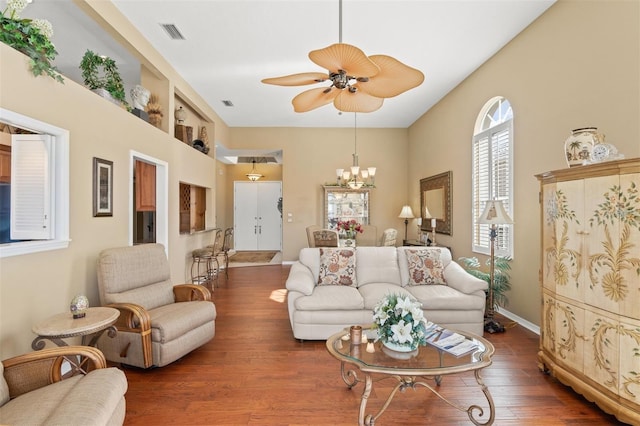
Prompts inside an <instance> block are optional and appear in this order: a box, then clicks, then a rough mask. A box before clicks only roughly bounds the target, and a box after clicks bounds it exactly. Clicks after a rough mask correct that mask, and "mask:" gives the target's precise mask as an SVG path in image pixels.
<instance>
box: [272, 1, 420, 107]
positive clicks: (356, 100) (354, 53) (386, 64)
mask: <svg viewBox="0 0 640 426" xmlns="http://www.w3.org/2000/svg"><path fill="white" fill-rule="evenodd" d="M339 4H340V8H339V12H340V15H339V17H340V25H339V28H340V33H339V34H340V35H339V43H335V44H332V45H330V46H327V47H325V48H322V49H317V50H312V51H311V52H309V59H311V61H313V62H314V63H315V64H316V65H319V66H320V67H322V68H324V69H325V70H327V73H326V74H322V73H301V74H291V75H288V76H284V77H274V78H265V79H263V80H262V82H263V83H266V84H275V85H279V86H303V85H307V84H314V83H318V82H324V81H326V80H330V81H331V85H330V86H329V87H326V88H320V89H317V90H316V89H311V90H307V91H305V92H302V93H300V94H299V95H297V96H296V97H294V98H293V100H292V102H291V103H292V104H293V109H294V111H295V112H307V111H311V110H313V109H316V108H319V107H321V106H324V105H326V104H328V103H329V102H331V101H332V100H333V101H334V102H333V105H334V106H335V107H336V109H337V110H338V111H343V112H373V111H376V110H377V109H379V108H380V107H382V104H383V102H384V98H391V97H394V96H398V95H399V94H401V93H404V92H406V91H407V90H410V89H413V88H414V87H417V86H419V85H420V84H422V82H423V81H424V74H422V72H420V71H419V70H417V69H415V68H411V67H409V66H407V65H405V64H403V63H402V62H400V61H398V60H397V59H395V58H392V57H391V56H387V55H374V56H367V55H366V54H365V53H364V52H363V51H362V50H360V49H359V48H357V47H356V46H352V45H350V44H346V43H342V0H340V1H339ZM334 89H335V90H334ZM345 97H350V99H345Z"/></svg>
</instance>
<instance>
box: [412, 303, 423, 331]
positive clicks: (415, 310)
mask: <svg viewBox="0 0 640 426" xmlns="http://www.w3.org/2000/svg"><path fill="white" fill-rule="evenodd" d="M411 318H413V325H414V326H417V325H418V324H420V322H422V321H424V312H423V311H422V308H421V307H420V306H418V305H417V304H416V305H413V306H412V307H411Z"/></svg>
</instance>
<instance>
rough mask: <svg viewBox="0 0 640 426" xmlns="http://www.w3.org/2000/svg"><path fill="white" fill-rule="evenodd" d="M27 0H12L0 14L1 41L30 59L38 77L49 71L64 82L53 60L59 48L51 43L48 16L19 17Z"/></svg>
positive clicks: (51, 30)
mask: <svg viewBox="0 0 640 426" xmlns="http://www.w3.org/2000/svg"><path fill="white" fill-rule="evenodd" d="M28 3H29V2H28V1H27V0H9V1H8V2H7V7H6V9H5V10H3V11H2V14H1V15H0V41H1V42H3V43H4V44H6V45H8V46H11V47H13V48H14V49H16V50H18V51H20V52H22V53H24V54H25V55H27V56H28V57H29V58H30V59H31V72H32V73H33V75H35V76H36V77H37V76H39V75H43V74H45V75H48V76H49V77H51V78H53V79H55V80H56V81H59V82H60V83H62V82H63V81H64V79H63V78H62V76H61V75H60V72H59V71H58V69H57V68H56V67H55V66H53V65H52V64H51V62H52V61H53V60H54V59H55V58H56V56H57V55H58V52H57V51H56V48H55V46H54V45H53V43H51V38H52V37H53V28H52V26H51V23H50V22H49V21H47V20H45V19H33V20H32V19H20V13H22V11H23V10H24V8H25V7H27V4H28Z"/></svg>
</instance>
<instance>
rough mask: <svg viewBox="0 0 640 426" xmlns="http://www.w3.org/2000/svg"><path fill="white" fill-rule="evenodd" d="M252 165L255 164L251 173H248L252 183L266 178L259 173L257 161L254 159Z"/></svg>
mask: <svg viewBox="0 0 640 426" xmlns="http://www.w3.org/2000/svg"><path fill="white" fill-rule="evenodd" d="M251 163H252V164H253V168H252V169H251V172H249V173H247V178H249V180H250V181H251V182H255V181H257V180H258V179H260V178H261V177H264V176H263V175H261V174H260V173H258V170H256V160H255V159H254V160H253V161H252V162H251Z"/></svg>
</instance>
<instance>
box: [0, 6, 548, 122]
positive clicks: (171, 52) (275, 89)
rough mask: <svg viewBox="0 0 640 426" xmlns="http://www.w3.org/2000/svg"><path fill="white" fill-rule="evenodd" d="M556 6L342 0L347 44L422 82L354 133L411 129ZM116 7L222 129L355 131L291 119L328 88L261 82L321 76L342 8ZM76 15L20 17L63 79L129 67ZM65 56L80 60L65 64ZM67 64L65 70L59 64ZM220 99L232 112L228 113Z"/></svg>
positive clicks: (317, 113)
mask: <svg viewBox="0 0 640 426" xmlns="http://www.w3.org/2000/svg"><path fill="white" fill-rule="evenodd" d="M554 1H555V0H493V1H490V0H466V1H463V0H425V1H419V0H404V1H403V0H343V23H342V27H343V28H342V41H343V42H344V43H349V44H353V45H355V46H358V47H359V48H360V49H362V50H363V51H364V52H365V53H366V54H367V55H373V54H386V55H389V56H393V57H395V58H396V59H398V60H400V61H402V62H404V63H405V64H407V65H409V66H411V67H413V68H417V69H419V70H421V71H422V72H423V73H424V75H425V81H424V83H422V85H420V86H419V87H417V88H415V89H412V90H410V91H408V92H406V93H403V94H401V95H399V96H397V97H395V98H391V99H387V100H385V102H384V105H383V106H382V108H380V109H379V110H378V111H375V112H372V113H362V114H358V126H359V127H391V128H394V127H400V128H406V127H408V126H410V125H411V124H412V123H413V122H415V121H416V119H418V118H419V117H420V116H421V115H422V114H424V113H425V112H426V111H427V110H429V108H431V107H432V106H433V105H434V104H435V103H437V102H438V101H439V100H440V99H441V98H442V97H443V96H445V95H446V94H447V93H448V92H449V91H451V90H452V89H453V88H455V87H456V86H457V85H458V84H459V83H460V82H461V81H463V80H464V79H465V78H466V77H467V76H469V75H470V74H471V73H472V72H473V71H474V70H475V69H477V68H478V67H479V66H480V65H481V64H482V63H483V62H485V61H486V60H487V59H489V58H490V57H491V56H492V55H493V54H495V53H496V52H497V51H499V50H500V49H501V48H502V47H503V46H504V45H505V44H507V43H508V42H509V41H510V40H511V39H512V38H513V37H515V36H516V35H517V34H518V33H519V32H521V31H522V30H523V29H524V28H525V27H527V26H528V25H529V24H530V23H531V22H532V21H534V20H535V19H536V18H537V17H538V16H540V15H541V14H542V13H544V11H545V10H546V9H547V8H549V7H550V6H551V5H552V4H553V3H554ZM0 3H2V4H4V3H6V2H5V1H1V2H0ZM113 3H114V4H115V5H116V6H117V7H118V8H119V9H120V10H121V12H122V13H123V14H124V15H125V16H126V17H127V18H128V19H129V20H130V21H131V22H132V23H133V24H134V25H135V26H136V27H137V28H138V29H139V31H140V32H141V33H142V34H143V35H144V36H145V37H146V38H147V39H148V40H149V41H150V42H151V44H152V45H153V46H154V47H155V48H156V49H157V50H158V51H159V52H160V53H161V54H162V55H163V56H164V57H165V58H166V59H167V60H168V61H169V62H170V63H171V64H172V65H173V67H174V68H175V69H176V70H177V71H178V72H179V73H180V74H181V75H182V76H183V77H184V78H185V80H186V81H187V82H188V83H189V84H191V86H192V87H193V88H194V89H195V90H196V91H197V92H198V93H200V94H201V96H203V98H204V99H205V100H206V101H207V102H208V103H209V104H210V106H211V107H212V108H213V109H214V110H215V111H216V113H218V115H219V116H220V117H221V118H222V119H223V120H224V122H225V123H226V124H227V125H229V126H230V127H275V126H278V127H280V126H284V127H352V126H353V115H352V114H342V115H339V114H338V111H337V110H336V109H335V108H334V107H333V105H332V104H329V105H326V106H323V107H321V108H318V109H316V110H313V111H311V112H306V113H296V112H294V111H293V107H292V105H291V99H292V98H293V97H294V96H295V95H296V94H298V93H300V92H302V91H303V90H307V89H310V88H313V87H320V85H321V84H325V85H327V84H328V83H326V82H325V83H321V84H317V85H312V86H299V87H280V86H272V85H266V84H263V83H261V80H262V79H263V78H266V77H277V76H283V75H287V74H293V73H300V72H324V71H326V70H322V69H320V68H319V67H318V66H317V65H315V64H314V63H313V62H311V60H310V59H309V58H308V53H309V51H311V50H314V49H320V48H323V47H326V46H328V45H330V44H333V43H337V42H338V40H339V2H338V0H113ZM73 9H74V6H73V3H72V2H71V1H69V0H65V1H60V0H35V1H34V3H33V4H32V5H30V6H29V7H28V8H27V10H26V11H25V12H24V13H23V15H24V16H29V17H31V16H33V17H38V18H46V19H49V20H50V21H52V23H53V25H54V31H55V32H56V36H55V38H54V41H55V42H56V43H57V44H56V45H57V46H59V50H61V55H60V56H59V61H56V63H57V65H58V66H59V67H60V68H61V69H62V70H63V72H69V73H74V72H75V73H76V74H79V71H77V66H78V64H79V61H80V57H81V56H82V53H84V51H85V50H86V49H87V48H89V49H91V50H94V51H96V52H97V53H100V54H106V55H109V56H111V57H113V58H114V59H115V60H116V62H117V63H118V66H119V68H120V69H121V71H122V73H123V74H125V75H126V74H127V73H128V72H129V71H130V70H131V69H134V68H135V65H136V64H134V62H135V60H134V59H133V58H132V57H131V56H129V55H128V54H127V53H126V52H122V51H121V50H119V49H118V48H117V46H114V44H113V42H112V41H109V40H106V39H105V37H104V36H103V35H102V33H101V32H100V31H97V30H96V26H95V25H92V24H91V23H90V22H87V18H86V17H83V16H82V15H83V14H82V12H80V11H78V10H77V9H76V10H73ZM27 11H28V12H29V13H27ZM160 24H174V25H175V26H176V27H177V28H178V30H179V31H180V32H181V33H182V35H183V36H184V37H185V39H186V40H172V39H170V38H169V36H168V35H167V33H166V32H165V30H164V29H163V28H162V26H161V25H160ZM69 43H71V44H75V46H74V47H68V46H67V44H69ZM63 45H64V52H65V55H63V54H62V50H63ZM67 49H69V50H73V49H75V50H76V52H75V53H74V55H70V54H67V53H66V52H67ZM71 56H75V57H74V58H73V61H72V62H70V63H65V62H64V61H65V58H68V57H71ZM66 68H68V69H69V71H66ZM125 80H126V77H125ZM133 84H135V82H134V83H133ZM225 100H229V101H231V102H232V103H233V106H232V107H227V106H225V105H224V104H223V102H222V101H225ZM478 108H480V105H478Z"/></svg>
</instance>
